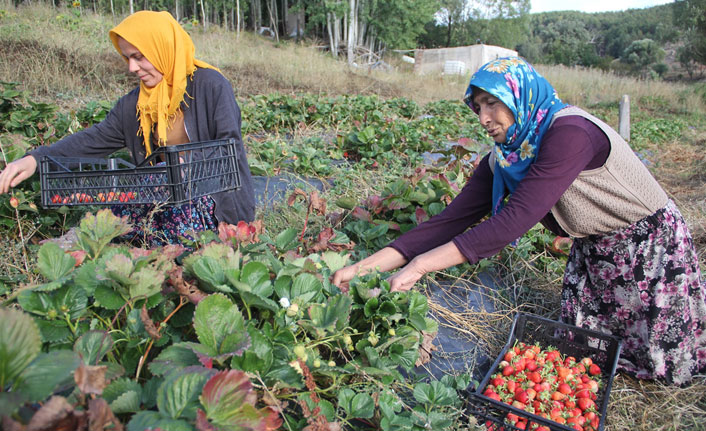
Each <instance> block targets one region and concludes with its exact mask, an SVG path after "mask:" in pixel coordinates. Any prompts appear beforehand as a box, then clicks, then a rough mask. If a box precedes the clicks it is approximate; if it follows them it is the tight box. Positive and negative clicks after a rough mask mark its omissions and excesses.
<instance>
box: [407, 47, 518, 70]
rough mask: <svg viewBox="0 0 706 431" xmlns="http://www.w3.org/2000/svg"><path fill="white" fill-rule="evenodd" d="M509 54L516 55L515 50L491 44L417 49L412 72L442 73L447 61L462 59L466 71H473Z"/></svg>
mask: <svg viewBox="0 0 706 431" xmlns="http://www.w3.org/2000/svg"><path fill="white" fill-rule="evenodd" d="M511 55H517V51H513V50H512V49H507V48H503V47H500V46H493V45H471V46H459V47H455V48H439V49H417V50H415V52H414V73H416V74H420V75H421V74H426V73H442V72H443V71H444V63H446V62H447V61H462V62H464V63H465V65H466V72H470V73H475V71H476V70H478V68H480V67H481V66H482V65H484V64H485V63H487V62H489V61H491V60H495V59H496V58H500V57H507V56H511Z"/></svg>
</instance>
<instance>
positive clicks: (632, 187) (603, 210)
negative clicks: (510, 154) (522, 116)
mask: <svg viewBox="0 0 706 431" xmlns="http://www.w3.org/2000/svg"><path fill="white" fill-rule="evenodd" d="M568 115H579V116H581V117H584V118H586V119H588V120H589V121H591V122H592V123H594V124H595V125H597V126H598V127H600V128H601V130H603V132H604V133H605V134H606V136H608V139H609V140H610V154H609V156H608V159H607V160H606V162H605V164H603V166H601V167H599V168H596V169H591V170H587V171H582V172H581V173H580V174H579V176H578V178H576V180H574V182H573V183H571V186H569V188H568V189H567V190H566V191H565V192H564V194H563V195H562V196H561V198H559V201H558V202H557V203H556V204H555V205H554V207H552V209H551V212H552V214H553V215H554V218H556V220H557V222H558V223H559V225H560V226H561V227H562V229H564V231H566V233H568V234H569V235H571V236H572V237H577V238H582V237H586V236H589V235H597V234H605V233H608V232H612V231H614V230H616V229H620V228H623V227H626V226H629V225H631V224H632V223H634V222H636V221H638V220H640V219H642V218H644V217H646V216H648V215H651V214H653V213H654V212H655V211H657V210H658V209H660V208H662V207H664V206H665V205H666V204H667V200H668V198H667V194H666V193H665V192H664V190H662V187H660V185H659V183H657V180H655V179H654V177H653V176H652V175H651V174H650V172H649V171H648V170H647V168H646V167H645V165H644V164H643V163H642V162H641V161H640V159H639V158H638V157H637V156H636V155H635V153H634V152H633V151H632V149H631V148H630V146H629V145H628V144H627V142H625V140H624V139H623V138H622V137H621V136H620V135H619V134H618V133H617V132H616V131H615V130H613V128H612V127H610V126H609V125H607V124H606V123H604V122H603V121H601V120H599V119H598V118H596V117H594V116H593V115H591V114H589V113H587V112H586V111H584V110H582V109H580V108H577V107H575V106H568V107H566V108H564V109H562V110H561V111H559V112H557V113H556V114H555V115H554V118H552V122H554V121H555V120H556V119H557V118H559V117H564V116H568ZM490 154H491V157H490V160H489V161H490V162H491V164H490V166H491V169H493V170H494V168H495V157H494V151H491V152H490Z"/></svg>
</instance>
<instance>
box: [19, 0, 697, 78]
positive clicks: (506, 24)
mask: <svg viewBox="0 0 706 431" xmlns="http://www.w3.org/2000/svg"><path fill="white" fill-rule="evenodd" d="M15 1H16V2H19V1H20V0H15ZM22 1H30V0H22ZM51 1H52V4H54V5H55V6H57V7H58V6H61V5H68V6H70V7H73V8H77V9H81V10H83V9H89V10H92V11H94V12H97V13H106V14H107V13H109V14H113V15H116V14H119V15H125V14H127V13H131V12H134V11H135V10H139V9H150V10H168V11H170V12H171V13H172V14H173V15H174V16H175V17H176V18H177V19H178V20H179V21H181V22H183V23H190V24H193V25H200V26H203V27H204V28H208V26H210V25H217V26H221V27H223V28H226V29H229V30H232V31H236V32H239V31H243V30H248V31H254V32H260V33H262V32H267V33H268V34H269V35H271V37H273V38H275V39H276V40H279V39H282V38H287V39H295V40H297V41H298V40H299V39H301V38H304V37H305V38H307V39H313V40H317V41H319V43H320V44H321V45H322V46H323V47H326V48H328V49H329V50H330V52H331V54H332V55H333V56H343V57H345V58H347V59H348V62H349V63H353V62H356V61H358V60H360V59H361V55H362V56H367V60H368V61H369V60H371V59H376V58H379V57H380V56H381V55H382V53H384V52H385V51H386V50H390V49H396V50H405V49H414V48H437V47H453V46H464V45H473V44H476V43H485V44H490V45H498V46H503V47H506V48H511V49H515V50H517V51H518V52H519V54H520V55H522V56H523V57H525V58H527V59H528V60H529V61H531V62H535V63H544V64H564V65H568V66H586V67H598V68H602V69H613V70H618V71H622V72H626V73H635V74H640V75H642V76H649V75H653V76H654V75H663V74H664V73H665V72H667V69H668V67H667V65H666V64H665V63H664V62H663V60H664V57H665V47H670V48H672V49H674V50H675V52H676V60H677V61H678V62H679V63H680V64H681V65H682V67H683V70H685V71H686V72H687V73H688V74H689V75H690V76H692V77H693V76H694V75H695V74H696V73H697V71H698V70H700V68H701V66H703V65H706V0H676V1H675V2H673V3H670V4H666V5H662V6H655V7H651V8H647V9H632V10H627V11H622V12H603V13H582V12H575V11H563V12H547V13H538V14H530V13H529V11H530V7H531V3H530V1H531V0H51ZM67 1H68V3H66V2H67Z"/></svg>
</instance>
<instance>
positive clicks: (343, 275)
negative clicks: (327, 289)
mask: <svg viewBox="0 0 706 431" xmlns="http://www.w3.org/2000/svg"><path fill="white" fill-rule="evenodd" d="M358 271H360V264H358V263H356V264H353V265H348V266H347V267H345V268H341V269H339V270H338V271H336V272H334V273H333V276H331V283H333V284H334V285H335V286H338V287H339V288H343V289H346V288H348V283H349V282H350V281H351V280H352V279H353V277H355V275H356V273H357V272H358Z"/></svg>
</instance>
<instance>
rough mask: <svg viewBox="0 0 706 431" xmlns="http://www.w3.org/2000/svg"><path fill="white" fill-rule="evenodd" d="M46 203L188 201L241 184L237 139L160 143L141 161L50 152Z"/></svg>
mask: <svg viewBox="0 0 706 431" xmlns="http://www.w3.org/2000/svg"><path fill="white" fill-rule="evenodd" d="M39 175H40V181H41V187H42V205H43V206H44V207H56V206H62V205H68V206H72V205H143V204H154V203H165V204H182V203H185V202H189V201H191V200H192V199H197V198H200V197H202V196H205V195H210V194H213V193H218V192H223V191H227V190H234V189H237V188H240V173H239V172H238V156H237V153H236V147H235V139H227V140H219V141H204V142H191V143H187V144H181V145H170V146H166V147H158V148H157V149H156V150H155V151H154V152H153V153H152V154H150V156H149V157H148V158H147V159H146V160H145V161H144V162H142V163H141V164H139V165H137V166H135V165H133V164H131V163H129V162H127V161H125V160H122V159H119V158H112V159H89V158H76V157H51V156H44V157H42V158H41V160H40V161H39Z"/></svg>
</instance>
